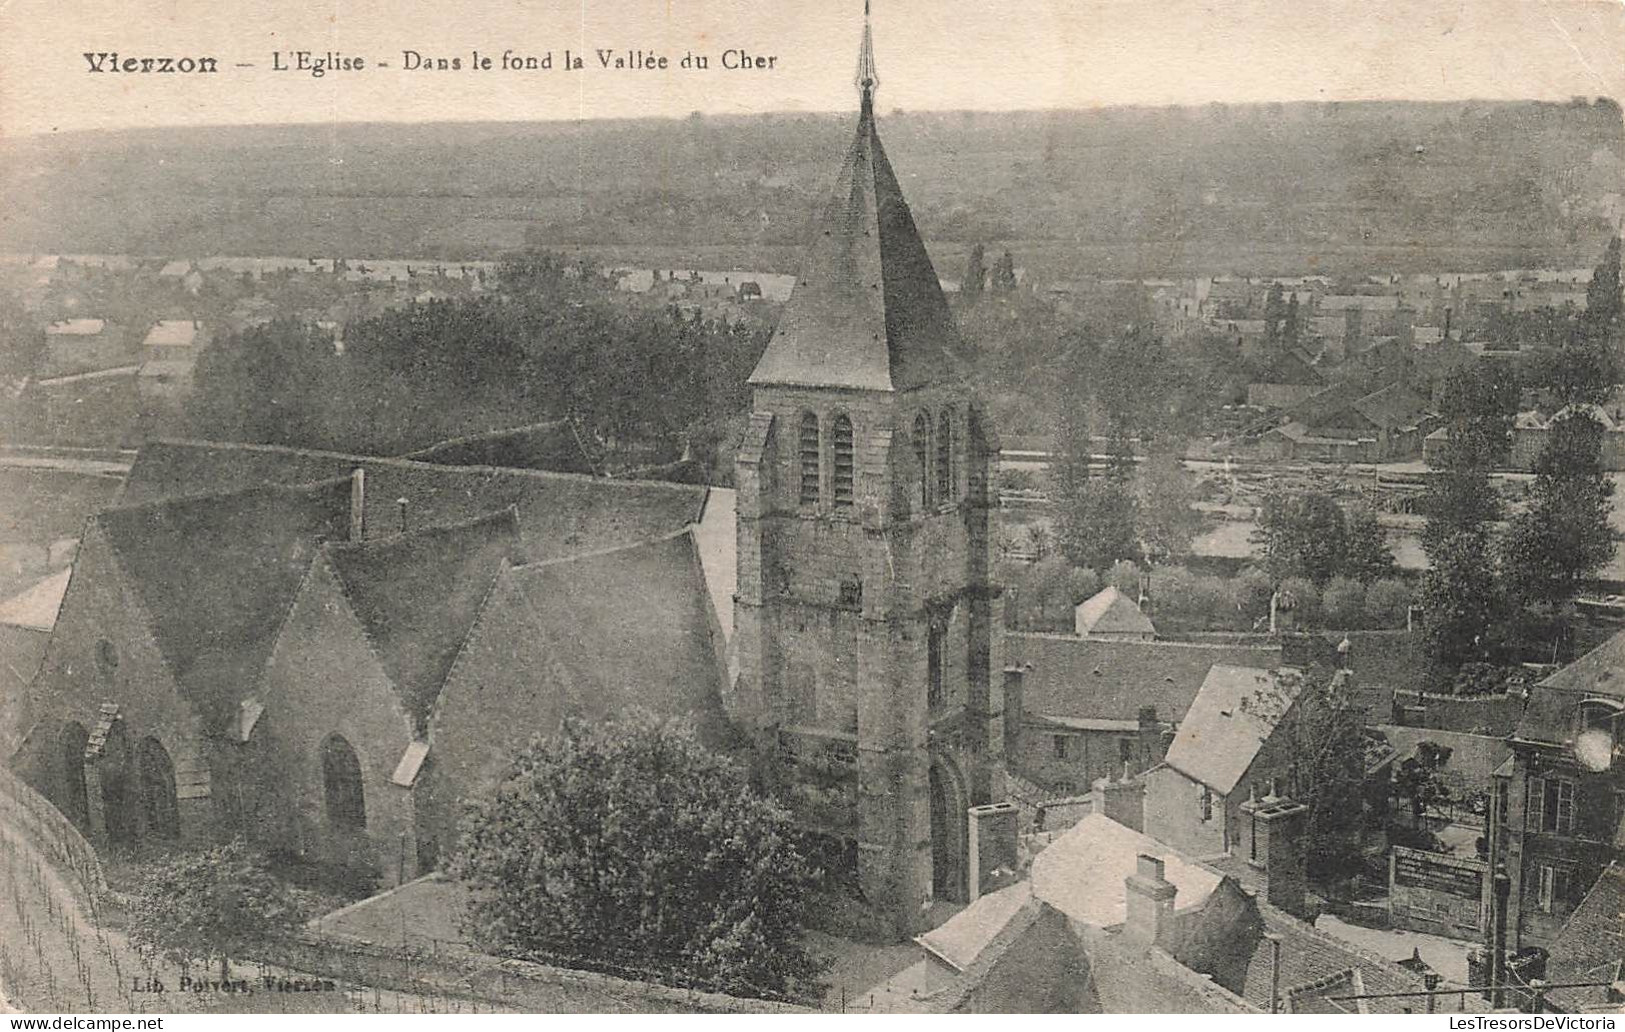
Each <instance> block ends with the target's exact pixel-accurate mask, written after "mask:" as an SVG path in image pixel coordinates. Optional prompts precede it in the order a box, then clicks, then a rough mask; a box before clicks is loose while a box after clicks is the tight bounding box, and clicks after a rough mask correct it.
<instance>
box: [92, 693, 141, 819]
mask: <svg viewBox="0 0 1625 1032" xmlns="http://www.w3.org/2000/svg"><path fill="white" fill-rule="evenodd" d="M130 767H131V762H130V740H129V737H128V736H127V735H125V733H124V722H123V721H122V720H115V721H114V722H113V723H112V725H111V726H110V727H109V728H108V729H107V740H106V741H105V742H103V743H102V751H101V756H99V757H98V758H97V759H96V774H97V776H98V777H97V780H99V781H100V782H101V788H102V822H103V823H104V824H105V825H106V828H107V840H108V841H109V842H111V843H113V844H114V845H125V844H128V843H130V842H132V841H134V839H135V834H136V824H137V821H136V813H135V802H136V801H135V799H134V798H132V797H133V796H134V793H133V792H132V791H131V784H130V782H131V780H132V779H131V777H130Z"/></svg>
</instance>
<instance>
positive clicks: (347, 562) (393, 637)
mask: <svg viewBox="0 0 1625 1032" xmlns="http://www.w3.org/2000/svg"><path fill="white" fill-rule="evenodd" d="M518 548H519V524H518V520H517V519H516V518H515V515H514V512H513V510H512V509H507V510H504V511H502V512H500V513H494V514H492V515H490V516H486V517H484V518H481V519H478V520H474V521H472V522H469V523H463V524H457V525H454V526H448V527H438V528H434V529H431V530H425V531H420V532H417V533H413V534H403V535H399V536H396V537H393V538H385V539H382V540H378V541H368V542H365V543H363V544H359V545H350V544H331V545H328V546H327V548H326V550H325V551H326V556H327V560H328V562H329V563H331V564H332V566H333V570H334V572H335V573H337V574H338V578H339V583H340V584H341V585H342V586H343V590H344V595H345V598H346V599H348V600H349V603H350V606H351V608H352V609H353V610H354V612H355V614H356V617H357V618H358V619H359V620H360V621H361V625H362V627H363V628H365V629H366V632H367V637H368V639H369V640H370V641H371V642H372V645H373V647H374V648H375V649H376V650H377V651H378V658H379V661H380V662H381V663H382V664H383V667H384V672H385V673H387V674H388V675H389V679H390V681H391V682H392V683H393V684H394V686H395V690H396V691H397V692H398V693H399V694H400V697H401V704H402V706H403V707H404V708H405V709H406V711H407V712H408V713H409V714H410V715H411V717H412V720H413V721H414V723H415V725H416V730H417V733H418V734H420V735H421V734H423V733H425V732H426V731H427V726H428V721H429V713H430V711H431V709H432V708H433V706H434V703H435V700H436V699H437V698H438V697H439V695H440V689H441V686H442V685H444V684H445V682H446V676H447V674H449V673H450V672H451V665H452V661H453V660H455V659H456V658H457V652H458V650H459V649H461V648H462V645H463V642H464V641H466V640H467V638H468V633H469V631H470V630H471V629H472V628H473V626H474V620H475V618H476V617H477V616H478V615H479V609H480V605H481V603H482V602H483V601H484V600H485V597H486V594H487V593H488V592H489V590H490V588H491V582H492V581H493V580H494V579H495V577H496V575H497V571H498V570H499V569H500V568H501V567H502V565H503V564H504V563H505V562H507V561H508V560H510V559H513V558H515V557H516V555H517V553H518Z"/></svg>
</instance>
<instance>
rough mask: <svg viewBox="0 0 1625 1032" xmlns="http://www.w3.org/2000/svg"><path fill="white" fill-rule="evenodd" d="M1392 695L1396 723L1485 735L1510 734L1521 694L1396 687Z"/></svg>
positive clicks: (1520, 708) (1520, 712) (1520, 709)
mask: <svg viewBox="0 0 1625 1032" xmlns="http://www.w3.org/2000/svg"><path fill="white" fill-rule="evenodd" d="M1358 676H1359V674H1358V669H1356V677H1358ZM1393 698H1394V701H1393V721H1394V723H1396V724H1401V725H1403V726H1405V727H1426V728H1432V729H1433V730H1435V731H1461V732H1464V733H1466V734H1474V735H1489V736H1491V737H1493V738H1501V737H1504V736H1506V735H1510V734H1511V733H1512V731H1513V729H1514V728H1516V727H1517V726H1518V720H1519V719H1520V718H1521V717H1522V716H1523V710H1524V697H1523V696H1522V695H1510V694H1509V695H1483V696H1471V697H1463V696H1458V695H1434V694H1432V693H1428V692H1418V691H1410V690H1406V689H1396V690H1395V692H1394V697H1393Z"/></svg>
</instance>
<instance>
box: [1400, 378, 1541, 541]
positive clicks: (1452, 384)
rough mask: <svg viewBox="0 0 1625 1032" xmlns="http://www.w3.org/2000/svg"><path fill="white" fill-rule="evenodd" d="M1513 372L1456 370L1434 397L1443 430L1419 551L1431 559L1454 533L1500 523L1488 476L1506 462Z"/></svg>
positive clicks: (1514, 398)
mask: <svg viewBox="0 0 1625 1032" xmlns="http://www.w3.org/2000/svg"><path fill="white" fill-rule="evenodd" d="M1518 393H1519V385H1518V379H1517V375H1516V372H1515V371H1514V370H1513V369H1512V368H1511V367H1510V366H1508V365H1505V364H1503V363H1475V364H1471V365H1463V366H1458V367H1457V368H1456V369H1454V370H1452V371H1451V372H1450V374H1449V375H1447V376H1446V377H1445V380H1444V383H1443V384H1442V385H1441V387H1440V391H1439V414H1440V416H1441V417H1442V418H1443V420H1444V424H1445V433H1446V437H1445V442H1444V448H1443V450H1442V457H1441V458H1439V459H1437V460H1435V465H1436V468H1437V472H1435V473H1434V474H1433V475H1432V476H1430V477H1429V478H1428V480H1427V485H1426V488H1425V489H1424V493H1423V496H1422V502H1421V510H1422V514H1423V515H1424V516H1426V517H1427V525H1426V527H1425V528H1424V529H1423V532H1422V545H1423V547H1424V548H1425V549H1427V551H1428V554H1429V555H1430V556H1431V555H1432V554H1433V553H1434V551H1435V550H1436V549H1437V548H1438V547H1439V546H1440V545H1441V544H1442V543H1443V542H1444V541H1445V540H1446V539H1448V538H1450V537H1451V536H1453V535H1455V534H1458V533H1464V532H1466V533H1481V532H1483V531H1484V529H1485V528H1486V527H1487V526H1488V525H1489V524H1490V523H1492V522H1494V521H1495V520H1497V519H1499V518H1500V513H1501V503H1500V500H1499V498H1497V497H1496V494H1495V490H1494V488H1493V487H1492V486H1491V484H1490V471H1491V470H1492V469H1494V468H1495V467H1496V466H1498V465H1500V464H1502V463H1504V462H1505V461H1506V456H1507V451H1508V449H1509V448H1511V446H1512V424H1513V420H1514V419H1515V418H1516V415H1517V409H1518Z"/></svg>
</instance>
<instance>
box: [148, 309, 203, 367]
mask: <svg viewBox="0 0 1625 1032" xmlns="http://www.w3.org/2000/svg"><path fill="white" fill-rule="evenodd" d="M208 342H209V338H208V335H207V334H206V333H205V332H204V330H203V324H202V323H201V322H198V321H197V320H196V319H160V320H159V321H158V322H157V323H156V324H155V325H154V326H153V327H152V329H150V330H148V331H147V336H146V338H145V339H144V340H142V342H141V350H142V354H143V355H144V357H145V358H146V360H147V361H149V362H170V361H176V362H195V361H197V357H198V355H200V354H202V352H203V348H204V347H205V346H206V345H207V344H208Z"/></svg>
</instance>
